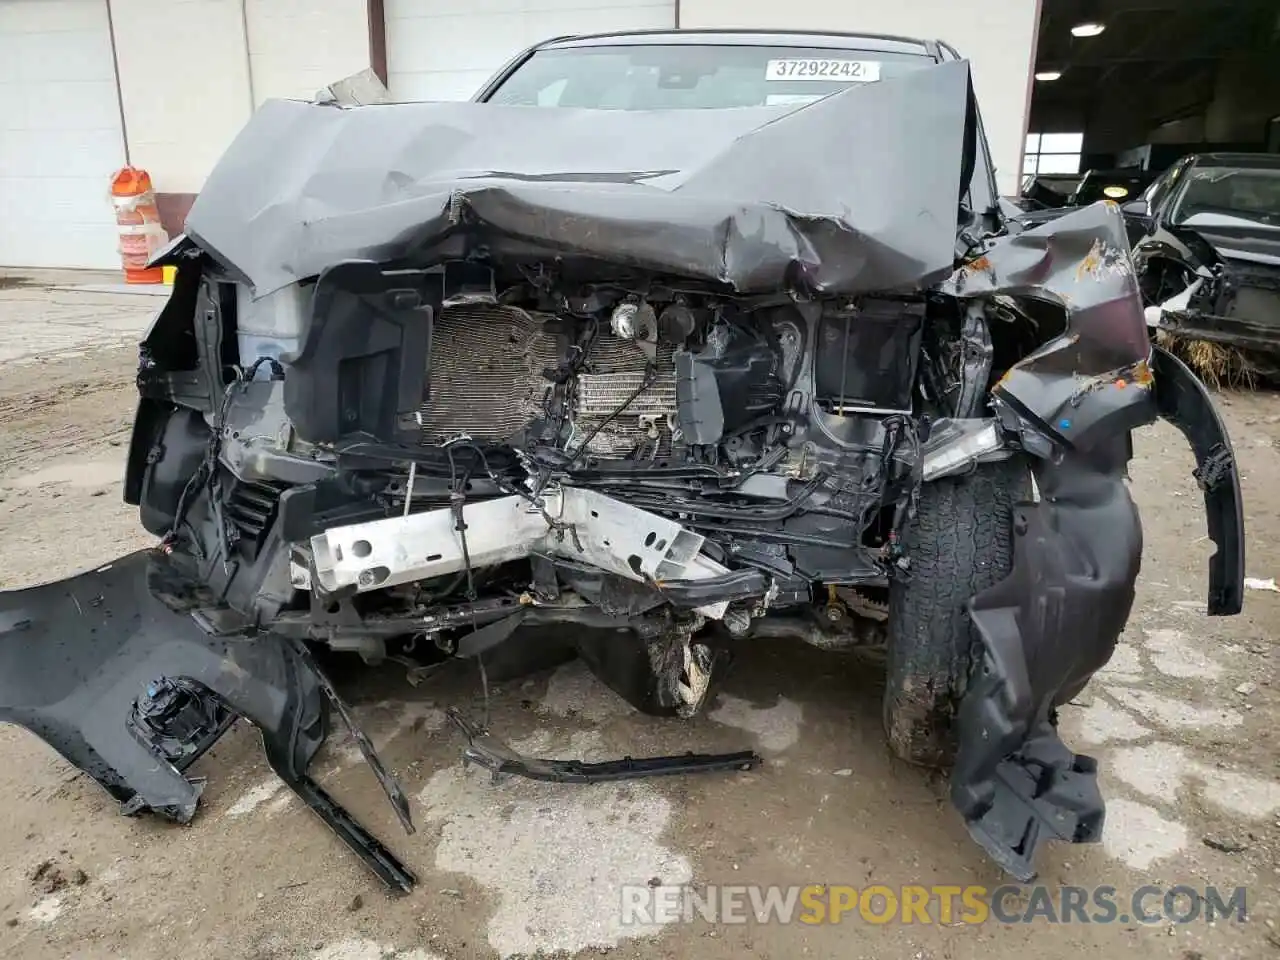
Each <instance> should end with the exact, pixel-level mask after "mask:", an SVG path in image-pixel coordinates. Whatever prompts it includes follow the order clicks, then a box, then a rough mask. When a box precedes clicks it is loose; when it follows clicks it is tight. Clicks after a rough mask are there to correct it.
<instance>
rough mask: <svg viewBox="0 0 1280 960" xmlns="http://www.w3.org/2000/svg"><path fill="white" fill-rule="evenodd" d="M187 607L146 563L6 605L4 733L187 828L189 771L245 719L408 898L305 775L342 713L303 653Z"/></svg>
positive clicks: (327, 817)
mask: <svg viewBox="0 0 1280 960" xmlns="http://www.w3.org/2000/svg"><path fill="white" fill-rule="evenodd" d="M161 596H163V597H166V598H167V599H168V600H169V601H170V604H169V605H166V603H162V602H161V600H160V599H159V597H161ZM184 596H186V597H190V596H191V594H190V591H189V590H186V589H184V581H183V580H182V579H181V578H180V577H178V576H177V575H176V573H175V571H173V569H172V568H171V567H170V565H169V562H168V559H167V558H166V557H165V556H164V555H163V554H161V553H159V552H156V551H147V550H144V551H139V552H137V553H133V554H130V555H128V556H125V557H122V558H120V559H119V560H117V561H115V562H114V563H110V564H107V565H106V566H104V567H101V568H99V569H97V570H94V571H91V572H88V573H82V574H79V575H78V576H73V577H69V578H67V579H65V580H59V581H56V582H53V583H48V584H43V585H41V586H37V587H31V588H29V589H26V590H14V591H4V592H0V722H8V723H15V724H18V725H19V726H22V727H25V728H26V729H27V730H29V731H31V732H32V733H34V734H35V735H36V736H38V737H39V738H40V739H42V740H44V741H45V742H46V743H48V744H49V745H50V746H51V747H53V748H54V749H55V750H56V751H57V752H58V753H60V754H61V755H62V756H63V757H65V758H66V759H67V760H68V761H69V762H70V763H71V764H73V765H74V766H76V767H78V768H79V769H81V770H83V771H84V772H85V773H87V774H88V775H89V776H90V777H92V778H93V779H94V780H96V781H97V782H98V783H99V784H101V785H102V787H104V788H105V789H106V790H107V792H108V793H110V794H111V796H113V797H114V798H115V799H116V800H118V801H120V803H121V804H122V810H123V812H125V813H128V814H134V813H140V812H143V811H146V810H150V811H154V812H155V813H157V814H160V815H162V816H165V817H167V818H170V819H173V820H176V821H178V822H180V823H187V822H189V821H190V820H191V819H192V817H193V816H194V815H195V812H196V806H197V803H198V801H199V799H200V793H201V789H202V784H201V783H200V782H198V781H192V780H189V779H188V778H187V777H185V776H184V775H183V773H182V770H184V769H186V767H187V766H189V765H190V763H191V762H193V761H194V760H195V759H196V758H197V757H198V755H199V752H202V751H203V750H204V749H207V748H208V746H210V745H211V744H212V742H213V740H215V739H216V736H217V734H219V733H221V732H222V730H225V729H226V726H227V725H228V722H229V720H230V719H234V717H236V716H239V717H242V718H244V719H246V720H248V721H249V722H250V723H252V724H253V725H254V726H256V727H257V728H258V730H259V731H260V733H261V735H262V745H263V749H264V751H265V753H266V757H267V762H268V763H269V764H270V765H271V768H272V769H273V770H274V771H275V772H276V774H277V775H279V777H280V779H281V780H283V781H284V782H285V784H286V785H287V786H289V787H290V788H291V789H292V790H293V791H294V792H295V793H297V794H298V796H299V797H300V798H301V799H302V800H303V802H304V803H306V804H307V806H308V807H310V808H311V809H312V810H313V811H314V812H315V813H316V814H317V815H319V816H320V817H321V819H322V820H324V822H325V823H326V824H327V825H328V826H329V827H330V828H331V829H332V830H333V831H334V832H335V833H337V834H338V836H339V838H340V839H341V840H342V841H343V842H344V843H345V844H347V846H348V847H350V848H351V850H352V851H353V852H355V853H356V854H357V856H359V857H360V859H361V860H362V861H363V862H364V863H365V865H366V866H367V867H369V869H371V870H372V871H373V872H374V873H375V874H376V875H377V876H378V877H379V878H380V879H381V880H382V881H383V882H384V883H386V884H387V885H388V886H389V887H390V888H391V889H393V890H396V891H401V892H407V891H409V890H410V889H412V887H413V885H414V883H415V878H414V876H413V874H412V873H411V872H410V871H409V870H408V869H407V868H406V867H405V866H404V865H403V864H402V863H401V862H400V861H399V860H398V859H396V857H395V856H394V855H393V854H392V853H391V852H390V851H389V850H387V849H386V848H385V847H384V846H383V845H382V844H381V843H380V842H379V841H378V840H377V839H376V838H375V837H373V836H372V835H371V834H370V833H369V832H368V831H367V830H365V829H364V828H363V827H362V826H361V825H360V824H359V823H357V822H356V821H355V820H354V819H353V818H352V817H351V816H350V815H349V814H348V813H347V812H346V811H345V810H344V809H343V808H342V807H341V806H340V805H339V804H338V803H337V802H336V801H334V800H333V798H332V797H330V796H329V795H328V794H327V793H326V792H325V791H324V790H323V789H322V788H321V787H320V786H319V785H318V784H317V783H316V782H315V781H314V780H312V779H311V778H310V777H309V776H308V775H307V768H308V766H309V764H310V763H311V760H312V758H313V757H314V756H315V754H316V751H317V750H319V748H320V745H321V744H322V743H323V742H324V740H325V738H326V737H327V735H328V731H329V704H330V701H331V700H332V701H333V702H334V703H335V704H337V706H338V709H339V711H340V713H341V712H344V711H342V708H341V704H340V701H338V700H337V697H336V694H334V693H333V692H332V689H331V688H330V687H329V685H328V682H327V680H326V679H325V678H324V676H323V675H322V674H321V673H320V672H319V670H318V668H317V667H316V666H315V664H314V662H313V661H312V660H311V658H310V656H309V654H308V653H307V651H306V649H305V648H304V647H302V646H301V645H300V644H298V643H296V642H294V641H290V640H287V639H285V638H282V637H277V636H273V635H270V634H260V635H257V636H252V637H250V636H246V635H244V634H235V635H228V636H219V635H215V634H214V633H212V632H210V630H209V629H207V628H206V626H202V625H201V624H200V623H199V622H197V620H196V619H195V618H194V617H193V615H192V612H193V611H192V609H190V606H191V605H190V604H187V608H184V603H183V602H182V601H181V600H180V599H179V598H182V597H184ZM175 608H176V609H175ZM353 732H354V733H355V734H356V736H357V740H358V741H360V739H361V737H362V735H361V734H359V732H358V731H353ZM184 747H193V749H183V748H184ZM375 772H378V773H381V771H380V770H379V769H378V767H377V765H376V764H375ZM384 785H385V784H384ZM388 792H389V794H391V795H392V796H393V799H394V797H395V795H396V794H397V793H398V787H396V788H394V789H392V788H391V787H388Z"/></svg>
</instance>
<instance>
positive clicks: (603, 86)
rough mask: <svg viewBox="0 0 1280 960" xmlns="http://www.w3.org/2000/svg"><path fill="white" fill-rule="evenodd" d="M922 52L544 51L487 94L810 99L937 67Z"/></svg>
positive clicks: (592, 101) (495, 97) (528, 100)
mask: <svg viewBox="0 0 1280 960" xmlns="http://www.w3.org/2000/svg"><path fill="white" fill-rule="evenodd" d="M932 64H933V60H932V59H931V58H929V57H928V56H926V55H924V54H923V53H921V54H910V53H899V52H892V53H890V52H882V51H874V52H872V51H858V50H833V49H829V48H819V47H787V46H758V47H756V46H752V47H747V46H718V45H702V44H697V45H695V44H686V43H679V44H666V45H657V44H655V45H652V46H622V45H616V46H603V47H570V48H564V49H558V50H539V51H538V52H536V53H535V54H534V55H533V56H531V57H530V58H529V59H528V60H526V61H525V62H524V63H522V64H521V65H520V66H519V67H517V68H516V70H515V72H514V73H512V74H511V75H510V76H509V77H507V78H506V80H505V81H503V83H502V85H501V86H500V87H499V88H498V89H497V90H496V91H494V93H493V94H492V95H491V96H490V97H489V98H488V99H489V102H490V103H500V104H508V105H515V106H539V107H581V108H588V109H597V110H672V109H689V108H700V109H720V108H725V107H759V106H772V105H777V104H788V103H805V102H808V101H811V100H817V99H820V98H822V97H825V96H828V95H830V94H832V93H836V92H838V91H840V90H846V89H848V88H849V85H850V84H854V83H866V82H870V81H875V80H881V79H886V78H889V77H895V76H900V75H901V74H903V73H907V72H909V71H911V70H919V69H922V68H924V67H928V66H931V65H932Z"/></svg>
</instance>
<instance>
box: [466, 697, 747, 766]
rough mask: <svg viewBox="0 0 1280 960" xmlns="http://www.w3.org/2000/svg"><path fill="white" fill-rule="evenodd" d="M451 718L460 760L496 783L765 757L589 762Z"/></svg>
mask: <svg viewBox="0 0 1280 960" xmlns="http://www.w3.org/2000/svg"><path fill="white" fill-rule="evenodd" d="M447 716H448V717H449V720H450V721H451V722H452V723H453V725H454V726H455V727H457V728H458V730H459V731H460V732H461V733H462V735H463V736H464V737H466V738H467V746H466V749H465V750H463V752H462V762H463V763H464V764H467V765H470V764H472V763H474V764H476V765H477V766H480V767H483V768H484V769H486V770H488V771H489V773H490V774H491V775H492V777H493V782H494V783H497V782H498V781H499V780H500V779H501V778H502V776H503V775H504V774H511V775H514V776H517V777H526V778H528V779H529V780H548V781H551V782H553V783H602V782H605V781H609V780H639V779H641V778H644V777H671V776H678V775H680V774H685V773H721V772H726V771H731V770H754V769H755V768H756V767H758V766H760V764H762V763H763V762H764V760H763V759H762V758H761V757H760V755H759V754H757V753H753V752H751V751H749V750H744V751H739V752H737V753H684V754H676V755H672V756H666V757H641V758H640V759H634V758H632V757H623V758H622V759H621V760H604V761H600V762H596V763H586V762H584V761H581V760H542V759H539V758H537V757H526V756H525V755H524V754H522V753H517V752H516V751H515V750H512V749H511V748H510V747H509V746H507V745H506V744H505V743H503V742H502V741H501V740H498V739H497V738H495V737H494V736H493V735H492V734H490V733H489V732H488V731H485V730H481V729H480V728H479V727H477V726H475V724H473V723H471V722H470V721H469V720H467V719H466V718H465V717H463V716H462V714H461V713H459V712H458V710H457V709H455V708H450V709H449V711H448V712H447Z"/></svg>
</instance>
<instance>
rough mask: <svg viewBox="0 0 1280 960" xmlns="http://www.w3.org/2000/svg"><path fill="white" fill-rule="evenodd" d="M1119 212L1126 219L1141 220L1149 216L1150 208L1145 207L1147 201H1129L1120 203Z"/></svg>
mask: <svg viewBox="0 0 1280 960" xmlns="http://www.w3.org/2000/svg"><path fill="white" fill-rule="evenodd" d="M1120 212H1121V213H1123V214H1124V215H1125V216H1128V217H1141V218H1143V219H1145V218H1146V217H1149V216H1151V208H1150V207H1148V206H1147V201H1145V200H1130V201H1129V202H1128V203H1122V204H1121V205H1120Z"/></svg>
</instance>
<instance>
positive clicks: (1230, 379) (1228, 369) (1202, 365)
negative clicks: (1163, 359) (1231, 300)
mask: <svg viewBox="0 0 1280 960" xmlns="http://www.w3.org/2000/svg"><path fill="white" fill-rule="evenodd" d="M1156 342H1157V343H1159V344H1160V346H1162V347H1164V348H1165V349H1166V350H1168V351H1169V352H1170V353H1172V354H1174V355H1175V356H1178V357H1181V358H1182V360H1183V361H1184V362H1185V363H1186V364H1187V366H1189V367H1190V368H1191V369H1192V370H1194V371H1195V372H1196V374H1197V375H1198V376H1199V377H1200V379H1201V380H1203V381H1204V382H1205V384H1206V385H1207V386H1209V387H1210V388H1212V389H1214V390H1218V389H1221V388H1222V387H1224V386H1225V387H1236V388H1242V389H1245V390H1254V389H1256V388H1257V385H1258V379H1259V377H1258V370H1257V369H1256V368H1255V367H1254V365H1253V364H1251V363H1250V362H1249V359H1248V357H1246V356H1245V354H1244V353H1242V352H1241V351H1240V350H1237V349H1236V348H1235V347H1228V346H1224V345H1223V344H1221V343H1213V342H1211V341H1208V340H1190V339H1187V338H1186V337H1179V336H1177V335H1175V334H1172V333H1169V332H1168V331H1167V330H1160V331H1157V333H1156Z"/></svg>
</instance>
